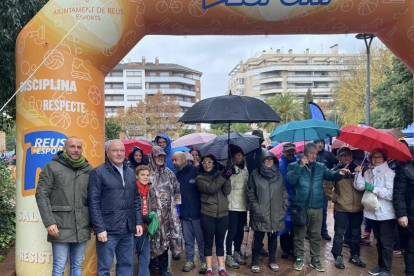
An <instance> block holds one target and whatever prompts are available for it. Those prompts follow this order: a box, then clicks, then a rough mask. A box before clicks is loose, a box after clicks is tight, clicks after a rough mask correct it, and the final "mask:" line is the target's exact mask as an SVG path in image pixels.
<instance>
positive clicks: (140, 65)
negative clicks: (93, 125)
mask: <svg viewBox="0 0 414 276" xmlns="http://www.w3.org/2000/svg"><path fill="white" fill-rule="evenodd" d="M201 75H202V73H201V72H199V71H196V70H193V69H190V68H187V67H184V66H182V65H179V64H173V63H160V61H159V59H158V58H156V59H155V62H147V61H146V59H145V57H143V58H142V61H141V62H129V63H120V64H118V65H117V66H116V67H115V68H114V69H112V70H111V72H110V73H109V74H108V75H107V76H106V78H105V112H106V114H107V115H108V116H113V115H115V114H116V113H117V111H118V109H119V108H121V107H123V108H125V109H126V108H129V107H131V106H135V105H136V103H137V102H138V101H140V100H143V99H144V98H145V95H146V94H148V95H154V94H155V93H158V92H161V93H162V94H163V95H165V96H166V97H169V98H170V99H172V100H175V101H177V102H178V103H179V105H180V116H182V115H183V114H184V112H186V111H187V110H188V109H189V108H190V107H191V106H193V105H194V104H195V103H196V102H197V101H199V100H200V99H201V89H200V88H201V84H200V78H201Z"/></svg>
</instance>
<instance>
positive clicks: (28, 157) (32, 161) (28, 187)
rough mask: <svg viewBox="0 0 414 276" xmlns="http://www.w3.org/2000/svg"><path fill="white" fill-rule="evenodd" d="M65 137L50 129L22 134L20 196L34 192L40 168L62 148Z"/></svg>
mask: <svg viewBox="0 0 414 276" xmlns="http://www.w3.org/2000/svg"><path fill="white" fill-rule="evenodd" d="M66 139H67V136H66V135H64V134H62V133H60V132H57V131H50V130H47V131H46V130H45V131H32V132H29V133H26V134H24V145H23V169H22V172H23V173H22V175H23V178H22V196H29V195H34V194H35V192H36V184H37V180H38V179H39V174H40V172H41V171H42V168H43V167H44V166H45V165H46V163H47V162H49V161H50V160H52V158H53V156H54V155H55V154H56V153H57V152H58V151H59V150H62V147H63V146H64V145H65V141H66Z"/></svg>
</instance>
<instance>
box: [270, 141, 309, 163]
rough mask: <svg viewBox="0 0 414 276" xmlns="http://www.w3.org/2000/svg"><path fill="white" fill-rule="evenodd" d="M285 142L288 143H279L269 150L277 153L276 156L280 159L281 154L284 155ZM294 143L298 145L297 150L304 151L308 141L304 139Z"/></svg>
mask: <svg viewBox="0 0 414 276" xmlns="http://www.w3.org/2000/svg"><path fill="white" fill-rule="evenodd" d="M284 144H286V143H280V144H279V145H277V146H276V147H274V148H272V149H270V150H269V151H270V152H271V153H273V154H274V155H276V157H277V158H278V159H279V158H280V156H281V155H282V151H283V145H284ZM293 144H295V145H296V152H300V151H303V148H304V147H305V145H306V142H303V141H302V142H295V143H293Z"/></svg>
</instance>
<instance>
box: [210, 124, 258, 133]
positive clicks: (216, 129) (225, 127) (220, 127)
mask: <svg viewBox="0 0 414 276" xmlns="http://www.w3.org/2000/svg"><path fill="white" fill-rule="evenodd" d="M251 131H253V128H252V127H251V126H250V124H244V123H232V124H230V132H238V133H241V134H243V133H246V132H251ZM209 132H210V133H213V134H216V135H222V134H227V133H228V132H229V124H228V123H221V124H211V125H210V131H209Z"/></svg>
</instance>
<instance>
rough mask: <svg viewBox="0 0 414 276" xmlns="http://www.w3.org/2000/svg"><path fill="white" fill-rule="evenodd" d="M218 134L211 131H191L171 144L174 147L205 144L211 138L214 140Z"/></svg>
mask: <svg viewBox="0 0 414 276" xmlns="http://www.w3.org/2000/svg"><path fill="white" fill-rule="evenodd" d="M216 137H217V135H215V134H211V133H191V134H187V135H184V136H183V137H180V138H178V139H177V140H175V141H174V142H172V143H171V146H172V147H173V148H176V147H182V146H184V147H186V146H193V145H199V144H204V143H206V142H208V141H210V140H213V139H214V138H216Z"/></svg>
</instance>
